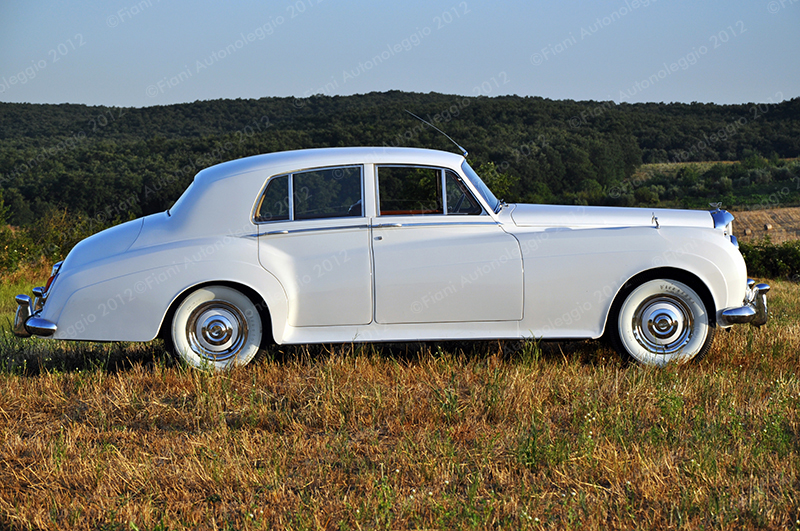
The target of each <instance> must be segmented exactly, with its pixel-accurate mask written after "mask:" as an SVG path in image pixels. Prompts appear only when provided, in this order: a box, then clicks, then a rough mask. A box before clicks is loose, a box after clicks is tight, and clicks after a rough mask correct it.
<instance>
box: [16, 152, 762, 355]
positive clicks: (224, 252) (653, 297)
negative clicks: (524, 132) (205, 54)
mask: <svg viewBox="0 0 800 531" xmlns="http://www.w3.org/2000/svg"><path fill="white" fill-rule="evenodd" d="M732 220H733V216H731V215H730V214H729V213H728V212H725V211H723V210H719V209H716V210H715V211H713V212H708V211H688V210H669V209H639V208H615V207H586V206H557V205H526V204H505V203H503V202H502V201H498V200H497V198H495V197H494V195H493V194H492V193H491V192H490V191H489V189H488V188H487V187H486V185H485V184H484V183H483V181H482V180H481V179H480V178H479V177H478V176H477V175H476V174H475V172H474V171H473V170H472V168H471V167H470V166H469V164H468V163H467V161H466V160H465V157H464V156H461V155H457V154H453V153H447V152H442V151H435V150H427V149H414V148H389V147H371V148H370V147H361V148H323V149H310V150H299V151H287V152H279V153H271V154H265V155H258V156H254V157H247V158H244V159H239V160H234V161H230V162H225V163H222V164H219V165H216V166H213V167H210V168H207V169H204V170H202V171H201V172H199V173H198V174H197V175H196V176H195V178H194V181H193V182H192V184H191V185H190V186H189V188H187V190H186V191H185V192H184V194H183V195H182V196H181V197H180V199H179V200H178V201H177V202H176V203H175V205H174V206H173V207H172V208H171V209H170V210H168V211H167V212H163V213H159V214H153V215H150V216H147V217H144V218H140V219H136V220H133V221H129V222H127V223H123V224H121V225H118V226H115V227H112V228H110V229H108V230H105V231H103V232H100V233H98V234H95V235H94V236H91V237H89V238H87V239H85V240H83V241H81V242H80V243H79V244H78V245H76V246H75V248H74V249H73V250H72V251H71V252H70V253H69V255H68V256H67V257H66V259H65V260H64V261H63V263H59V264H57V265H56V266H55V267H54V271H53V275H52V276H51V279H50V280H49V281H48V284H47V286H45V287H43V288H36V289H35V290H34V295H35V298H34V299H33V300H31V298H30V297H28V296H27V295H19V296H17V303H18V310H17V316H16V318H15V324H14V330H15V333H17V335H20V336H27V335H35V336H42V337H50V338H53V339H65V340H83V341H149V340H152V339H154V338H156V337H159V336H163V337H166V338H169V339H171V340H172V344H173V346H174V348H175V350H176V351H177V353H178V354H179V355H180V356H182V357H183V358H184V359H185V360H186V361H187V362H188V363H189V364H192V365H195V366H203V365H206V366H211V367H213V368H225V367H229V366H231V365H238V364H244V363H247V362H249V361H250V360H251V359H252V358H253V357H254V356H255V355H257V354H258V353H259V352H260V351H261V349H263V348H264V346H265V345H266V344H267V343H269V342H271V341H274V342H276V343H278V344H303V343H321V342H326V343H327V342H347V343H349V342H374V341H393V342H394V341H412V340H413V341H419V340H454V339H459V340H470V339H475V340H478V339H520V338H542V339H578V338H599V337H601V336H603V335H604V334H606V335H609V336H610V338H611V340H612V341H613V342H614V343H615V345H616V346H617V348H618V349H619V350H620V351H621V352H622V353H623V355H626V356H627V355H630V356H632V357H633V358H635V359H636V360H638V361H640V362H642V363H645V364H656V365H661V364H664V363H667V362H669V361H673V360H676V361H685V360H688V359H692V358H697V357H699V356H702V355H703V354H705V351H706V350H707V349H708V347H709V345H710V344H711V340H712V339H713V335H714V330H715V328H717V327H728V326H730V325H732V324H736V323H751V324H756V325H761V324H764V323H765V322H766V320H767V308H766V292H767V291H768V290H769V286H767V285H766V284H759V285H758V286H756V285H755V284H754V282H753V281H751V280H748V279H747V276H746V269H745V264H744V260H743V259H742V256H741V254H740V253H739V251H738V246H737V244H736V239H735V237H734V236H733V235H732V234H731V222H732Z"/></svg>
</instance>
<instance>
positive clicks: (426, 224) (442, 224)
mask: <svg viewBox="0 0 800 531" xmlns="http://www.w3.org/2000/svg"><path fill="white" fill-rule="evenodd" d="M454 225H460V226H464V225H486V226H493V227H496V226H497V225H498V223H495V222H494V221H489V222H486V221H451V222H447V221H445V222H442V221H429V222H421V223H381V224H379V225H373V226H372V228H373V229H381V228H387V227H431V226H436V227H450V226H454Z"/></svg>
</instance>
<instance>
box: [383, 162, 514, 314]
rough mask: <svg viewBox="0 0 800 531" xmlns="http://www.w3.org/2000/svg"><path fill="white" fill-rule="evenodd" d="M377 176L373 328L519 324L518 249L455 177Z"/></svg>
mask: <svg viewBox="0 0 800 531" xmlns="http://www.w3.org/2000/svg"><path fill="white" fill-rule="evenodd" d="M376 171H377V173H378V175H377V177H378V191H377V195H378V205H377V206H378V208H377V213H378V217H377V218H374V219H373V223H372V250H373V257H374V258H373V259H374V274H375V320H376V322H378V323H381V324H400V323H445V322H476V321H517V320H520V319H522V304H523V290H522V287H523V279H522V276H523V270H522V257H521V253H520V248H519V243H518V242H517V240H516V238H514V237H513V236H511V235H510V234H508V233H506V232H505V231H503V230H502V228H501V227H500V226H499V225H498V224H497V223H496V222H495V221H494V220H493V219H492V218H491V217H490V216H489V215H488V214H486V213H485V212H484V211H483V209H482V208H481V206H480V204H479V203H478V201H477V200H476V199H475V197H474V196H473V195H472V194H471V192H470V191H469V189H468V187H467V186H466V185H465V184H464V182H463V181H462V180H461V178H460V177H459V176H458V175H457V174H456V173H454V172H452V171H450V170H444V169H439V168H431V167H412V166H378V167H377V169H376ZM442 190H444V194H443V193H442Z"/></svg>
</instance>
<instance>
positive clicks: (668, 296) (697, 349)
mask: <svg viewBox="0 0 800 531" xmlns="http://www.w3.org/2000/svg"><path fill="white" fill-rule="evenodd" d="M621 297H622V298H621V304H617V305H615V308H616V311H612V317H613V321H611V322H609V326H610V327H612V328H611V329H610V330H609V331H610V333H611V339H612V343H613V344H614V346H615V347H616V349H617V350H618V351H619V352H620V354H621V355H622V356H623V357H630V358H633V359H634V360H636V361H637V362H639V363H642V364H644V365H656V366H662V365H666V364H667V363H669V362H676V363H684V362H687V361H689V360H692V359H695V360H699V359H701V358H702V357H703V356H705V355H706V353H707V352H708V349H709V348H711V342H712V341H713V340H714V330H715V328H714V326H715V325H714V318H713V316H711V315H709V311H708V308H707V305H706V303H705V302H704V301H703V299H702V297H700V295H698V294H697V292H696V291H695V290H693V289H692V288H691V287H689V286H687V285H686V284H684V283H683V282H679V281H677V280H671V279H655V280H650V281H647V282H644V283H643V284H640V285H639V286H637V287H635V288H633V289H629V290H627V291H626V292H623V293H622V294H621Z"/></svg>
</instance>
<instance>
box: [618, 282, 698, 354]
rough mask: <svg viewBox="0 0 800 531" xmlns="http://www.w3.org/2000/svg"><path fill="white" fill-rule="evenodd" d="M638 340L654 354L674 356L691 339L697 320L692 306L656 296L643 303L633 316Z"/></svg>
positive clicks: (678, 300) (667, 296)
mask: <svg viewBox="0 0 800 531" xmlns="http://www.w3.org/2000/svg"><path fill="white" fill-rule="evenodd" d="M632 325H633V335H634V337H636V341H638V342H639V344H640V345H641V346H642V347H644V348H646V349H647V350H648V351H650V352H652V353H654V354H672V353H674V352H677V351H678V350H680V349H682V348H683V347H685V346H686V345H687V344H688V343H689V341H690V340H691V339H692V330H693V328H694V319H693V317H692V312H691V310H690V309H689V306H688V305H687V304H686V303H685V302H684V301H683V300H681V299H680V298H678V297H675V296H673V295H667V294H662V295H655V296H653V297H650V298H648V299H645V300H644V301H642V303H641V304H640V305H639V307H638V308H636V312H635V313H634V314H633V322H632Z"/></svg>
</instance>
